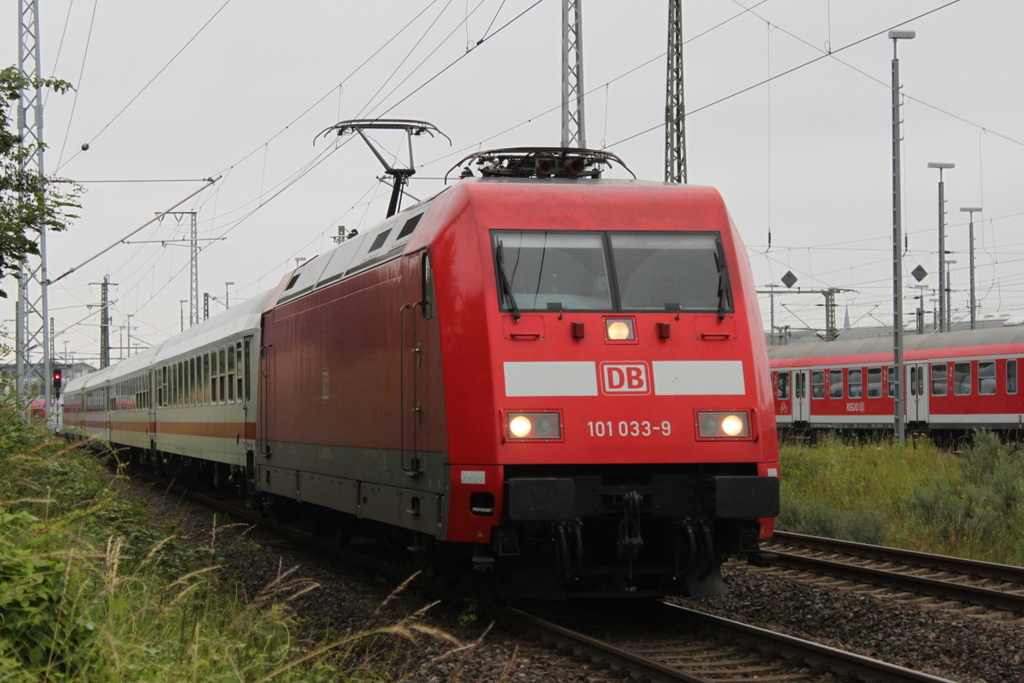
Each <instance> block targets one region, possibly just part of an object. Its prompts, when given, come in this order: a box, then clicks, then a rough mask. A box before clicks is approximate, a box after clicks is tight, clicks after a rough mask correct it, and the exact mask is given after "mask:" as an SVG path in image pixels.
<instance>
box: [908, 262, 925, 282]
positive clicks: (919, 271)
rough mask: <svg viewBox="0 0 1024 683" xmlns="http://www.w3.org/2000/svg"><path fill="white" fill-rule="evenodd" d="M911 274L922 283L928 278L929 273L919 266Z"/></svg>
mask: <svg viewBox="0 0 1024 683" xmlns="http://www.w3.org/2000/svg"><path fill="white" fill-rule="evenodd" d="M910 274H911V275H913V276H914V279H915V280H917V281H918V282H920V281H921V280H923V279H925V277H927V276H928V271H927V270H925V269H924V268H922V267H921V266H918V267H917V268H914V269H913V270H912V271H910Z"/></svg>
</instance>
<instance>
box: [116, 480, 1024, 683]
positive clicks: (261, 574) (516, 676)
mask: <svg viewBox="0 0 1024 683" xmlns="http://www.w3.org/2000/svg"><path fill="white" fill-rule="evenodd" d="M131 489H132V490H134V491H135V492H136V494H137V495H140V496H142V497H143V498H144V499H145V500H146V504H147V505H148V507H149V508H150V509H151V510H152V511H153V512H154V513H155V514H156V515H157V517H158V518H159V519H162V520H164V521H167V522H171V523H175V524H177V525H178V528H179V530H180V533H181V535H182V537H183V538H184V539H185V541H186V542H188V543H191V544H194V545H195V546H197V547H209V545H210V541H211V537H212V531H213V523H212V514H211V513H210V512H208V511H206V510H204V509H202V508H201V507H199V506H197V505H194V504H191V503H189V502H187V501H182V500H177V499H175V498H173V497H172V496H169V495H166V494H163V493H156V492H153V491H152V490H151V488H150V487H148V486H144V485H138V484H132V485H131ZM216 546H217V548H218V549H219V550H218V558H219V560H220V562H221V563H222V564H224V573H225V575H226V576H229V577H231V578H232V579H234V580H235V581H237V582H238V583H239V584H240V585H241V586H243V587H244V589H245V591H246V592H247V593H248V594H249V595H256V594H258V593H259V592H260V591H261V590H263V589H264V588H265V587H266V586H267V585H268V584H270V583H271V582H272V581H273V580H274V579H275V577H276V576H277V575H278V572H279V571H281V570H282V569H283V570H288V569H291V568H292V567H297V570H296V571H295V573H294V574H293V575H292V577H294V578H302V579H308V580H311V581H313V582H315V583H316V584H318V585H319V588H317V589H316V590H314V591H312V592H310V593H307V594H306V595H304V596H302V597H300V598H298V599H296V600H294V601H293V602H292V603H290V604H291V606H292V609H294V610H295V612H296V613H297V614H298V615H300V616H301V617H302V618H303V619H305V620H306V621H307V622H308V623H311V624H318V625H325V626H328V627H330V628H331V629H333V630H334V631H350V632H359V631H364V630H368V629H372V628H376V627H381V626H386V625H391V624H395V623H397V622H399V621H401V620H402V619H403V618H404V617H406V616H407V615H409V614H410V613H412V612H415V611H416V610H417V609H419V608H421V607H423V606H424V605H425V604H426V603H427V601H428V598H425V597H423V596H422V595H419V594H417V593H416V592H415V591H414V590H410V591H406V592H404V593H402V594H400V595H398V596H397V597H396V598H395V599H392V600H390V601H388V596H389V595H390V594H391V592H392V589H393V586H391V585H390V584H389V583H387V582H386V581H384V580H382V579H381V578H379V577H375V576H372V575H370V574H369V573H367V572H365V571H363V570H360V569H355V568H352V567H349V566H346V565H344V564H339V563H338V562H335V561H332V560H329V559H326V558H324V557H322V556H320V555H318V554H317V553H315V552H311V551H308V550H306V549H303V548H302V547H299V546H297V545H296V544H295V543H292V542H290V541H287V540H283V539H280V538H278V537H277V536H274V535H273V534H270V533H267V532H264V531H262V530H259V529H248V528H247V527H232V528H221V529H219V530H218V532H217V540H216ZM725 574H726V580H727V583H728V584H729V586H730V588H731V591H732V592H731V593H730V594H729V595H725V596H719V597H716V598H711V599H705V600H678V602H679V603H680V604H683V605H685V606H688V607H693V608H695V609H700V610H703V611H707V612H711V613H714V614H718V615H720V616H723V617H727V618H731V619H735V620H737V621H743V622H746V623H750V624H754V625H758V626H762V627H764V628H768V629H771V630H777V631H781V632H783V633H789V634H791V635H794V636H797V637H801V638H807V639H809V640H815V641H817V642H820V643H823V644H826V645H831V646H833V647H838V648H842V649H846V650H850V651H852V652H857V653H860V654H863V655H866V656H869V657H875V658H878V659H883V660H885V661H889V662H892V663H894V664H899V665H901V666H906V667H908V668H913V669H917V670H921V671H926V672H928V673H932V674H936V675H940V676H944V677H946V678H950V679H952V680H956V681H963V682H964V683H1020V682H1021V681H1024V621H1022V620H1007V621H999V620H994V619H991V618H981V617H978V616H974V615H970V614H966V613H956V612H950V611H946V610H938V609H934V608H928V606H927V602H922V603H921V604H910V603H900V602H896V601H894V600H892V599H882V598H878V597H875V596H872V595H868V594H865V593H858V592H851V591H843V590H838V589H836V588H829V587H825V586H818V585H813V584H808V583H805V582H800V581H796V580H792V579H789V578H786V577H784V576H780V575H779V574H778V573H777V572H771V571H764V570H756V569H752V568H749V567H747V566H746V565H741V564H735V565H728V566H727V567H726V568H725ZM385 602H386V604H385ZM382 605H383V606H382ZM468 613H469V612H468V609H467V606H466V605H450V604H441V605H438V606H436V607H434V608H432V609H431V610H430V611H429V612H428V613H427V614H426V616H424V617H423V618H422V619H421V620H420V623H424V624H427V625H430V626H433V627H437V628H439V629H442V630H444V631H446V632H448V633H450V634H453V635H455V636H456V637H457V638H459V639H460V640H462V641H463V642H472V641H474V640H475V639H477V638H478V637H479V636H480V635H481V634H482V632H483V630H484V627H485V626H486V624H481V623H480V622H475V623H467V614H468ZM453 650H454V647H453V645H452V644H450V643H447V642H442V641H439V640H435V639H432V638H430V637H427V636H422V637H419V638H417V640H416V642H414V643H409V642H407V641H398V640H396V641H395V643H394V648H393V651H392V652H389V653H384V654H381V653H379V652H378V653H377V654H376V661H377V663H378V664H379V665H380V666H387V671H389V675H390V676H391V680H403V681H406V680H407V681H411V682H413V683H434V682H441V681H451V682H455V681H511V682H515V683H534V682H537V683H540V682H541V681H543V682H545V683H547V682H550V681H567V682H581V683H582V682H584V681H586V682H591V681H604V680H609V678H608V676H609V673H610V672H607V671H602V670H600V669H598V668H596V667H594V666H593V665H588V664H586V663H584V662H577V661H574V660H573V659H571V658H569V657H558V656H553V655H552V654H550V653H549V652H548V651H547V650H545V649H543V648H540V647H537V646H535V645H530V644H526V645H523V644H521V643H518V642H517V641H516V639H515V637H514V636H510V635H507V634H503V633H498V632H490V633H488V634H487V635H486V636H485V637H484V638H483V639H482V641H481V642H480V643H479V644H477V645H476V646H475V647H472V648H469V649H466V650H463V651H459V652H453ZM385 657H386V658H387V660H388V663H387V664H386V665H385V664H384V663H383V660H384V658H385ZM371 665H372V663H371ZM379 670H381V669H378V671H379Z"/></svg>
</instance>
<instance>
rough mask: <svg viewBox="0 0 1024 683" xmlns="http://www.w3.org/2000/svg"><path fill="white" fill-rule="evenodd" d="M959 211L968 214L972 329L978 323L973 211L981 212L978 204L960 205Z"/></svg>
mask: <svg viewBox="0 0 1024 683" xmlns="http://www.w3.org/2000/svg"><path fill="white" fill-rule="evenodd" d="M960 210H961V211H965V212H967V214H968V215H969V216H970V218H969V220H968V223H967V225H968V228H967V237H968V240H970V257H969V261H970V265H969V267H970V270H971V329H972V330H973V329H974V328H975V326H976V325H977V323H978V315H977V306H976V304H975V299H974V291H975V290H974V212H975V211H977V212H978V213H981V207H980V206H961V207H960Z"/></svg>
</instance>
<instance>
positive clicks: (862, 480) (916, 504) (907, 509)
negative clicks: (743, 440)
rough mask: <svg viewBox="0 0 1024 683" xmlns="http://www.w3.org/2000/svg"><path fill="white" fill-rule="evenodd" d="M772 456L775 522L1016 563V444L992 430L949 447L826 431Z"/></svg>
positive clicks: (1020, 489) (1022, 518)
mask: <svg viewBox="0 0 1024 683" xmlns="http://www.w3.org/2000/svg"><path fill="white" fill-rule="evenodd" d="M780 459H781V461H782V477H783V478H782V514H781V516H780V517H779V521H778V527H779V529H782V530H790V531H797V532H801V533H809V534H816V535H821V536H831V537H835V538H845V539H849V540H854V541H861V542H864V543H876V544H887V545H894V546H898V547H903V548H910V549H914V550H923V551H926V552H937V553H943V554H950V555H956V556H960V557H971V558H976V559H982V560H988V561H992V562H1002V563H1009V564H1024V481H1022V477H1024V451H1022V449H1021V448H1020V447H1019V446H1017V445H1015V444H1003V443H1001V442H1000V440H999V439H998V438H997V437H996V436H994V435H993V434H990V433H987V432H979V433H977V434H976V435H975V438H974V440H973V444H972V445H970V446H968V447H967V448H966V449H965V450H964V451H963V452H962V453H960V454H957V455H954V454H951V453H950V452H949V451H944V450H942V449H940V448H938V447H936V446H935V445H934V444H932V443H931V442H930V441H928V440H926V439H913V440H910V441H908V442H907V443H906V444H905V445H903V446H899V445H897V444H894V443H892V442H891V441H878V442H874V443H867V444H865V443H852V442H851V443H846V442H843V441H842V440H840V439H838V438H835V437H828V438H825V439H823V440H821V441H820V442H819V443H818V444H817V445H815V446H807V445H797V444H790V445H784V446H783V449H782V454H781V457H780Z"/></svg>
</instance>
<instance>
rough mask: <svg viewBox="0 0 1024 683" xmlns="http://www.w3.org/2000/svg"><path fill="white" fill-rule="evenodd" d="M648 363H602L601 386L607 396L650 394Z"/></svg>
mask: <svg viewBox="0 0 1024 683" xmlns="http://www.w3.org/2000/svg"><path fill="white" fill-rule="evenodd" d="M647 378H648V372H647V363H642V362H641V363H601V385H602V388H603V389H604V393H606V394H649V393H651V385H650V382H649V381H648V379H647Z"/></svg>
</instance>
